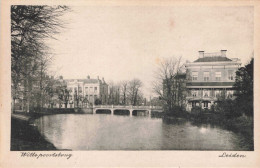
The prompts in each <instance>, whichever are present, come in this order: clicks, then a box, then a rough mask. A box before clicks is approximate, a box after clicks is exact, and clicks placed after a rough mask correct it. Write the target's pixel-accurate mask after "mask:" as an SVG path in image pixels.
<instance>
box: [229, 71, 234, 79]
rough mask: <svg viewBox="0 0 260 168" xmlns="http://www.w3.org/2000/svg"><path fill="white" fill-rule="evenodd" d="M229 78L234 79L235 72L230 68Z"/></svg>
mask: <svg viewBox="0 0 260 168" xmlns="http://www.w3.org/2000/svg"><path fill="white" fill-rule="evenodd" d="M228 79H229V80H234V72H233V70H228Z"/></svg>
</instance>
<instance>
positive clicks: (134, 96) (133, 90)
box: [128, 79, 142, 106]
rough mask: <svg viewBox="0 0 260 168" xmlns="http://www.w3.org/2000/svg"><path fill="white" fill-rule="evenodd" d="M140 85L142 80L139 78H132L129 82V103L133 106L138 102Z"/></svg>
mask: <svg viewBox="0 0 260 168" xmlns="http://www.w3.org/2000/svg"><path fill="white" fill-rule="evenodd" d="M141 87H142V82H141V81H140V80H139V79H133V80H131V81H130V82H129V87H128V97H129V100H130V103H131V105H133V106H135V105H138V104H139V101H138V100H139V99H138V96H140V94H141V90H140V88H141Z"/></svg>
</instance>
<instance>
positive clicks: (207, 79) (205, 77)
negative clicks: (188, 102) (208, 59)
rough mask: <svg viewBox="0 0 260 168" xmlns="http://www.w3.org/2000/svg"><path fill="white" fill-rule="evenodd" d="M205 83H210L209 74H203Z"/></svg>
mask: <svg viewBox="0 0 260 168" xmlns="http://www.w3.org/2000/svg"><path fill="white" fill-rule="evenodd" d="M203 77H204V81H209V72H203Z"/></svg>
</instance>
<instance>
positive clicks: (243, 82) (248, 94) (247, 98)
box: [234, 58, 254, 116]
mask: <svg viewBox="0 0 260 168" xmlns="http://www.w3.org/2000/svg"><path fill="white" fill-rule="evenodd" d="M234 88H235V90H236V92H235V96H236V99H235V105H236V107H237V110H238V111H239V112H240V113H241V114H246V115H248V116H253V110H254V106H253V101H254V100H253V89H254V58H252V59H251V61H250V63H249V64H247V65H246V66H245V67H241V68H239V69H238V71H237V72H236V81H235V84H234Z"/></svg>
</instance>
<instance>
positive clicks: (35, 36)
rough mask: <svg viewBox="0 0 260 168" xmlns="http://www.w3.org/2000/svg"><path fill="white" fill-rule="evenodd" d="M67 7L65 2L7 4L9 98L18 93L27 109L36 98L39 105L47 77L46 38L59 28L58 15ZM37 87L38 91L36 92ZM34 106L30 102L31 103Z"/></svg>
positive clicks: (14, 98)
mask: <svg viewBox="0 0 260 168" xmlns="http://www.w3.org/2000/svg"><path fill="white" fill-rule="evenodd" d="M68 9H69V8H68V7H66V6H22V5H13V6H11V72H12V98H13V104H14V105H15V100H16V99H17V98H20V97H22V99H23V101H24V105H25V104H27V106H28V108H27V110H29V108H30V106H32V104H29V102H34V100H35V99H34V98H35V97H34V98H33V96H36V97H37V98H38V102H37V103H36V104H38V105H39V106H40V107H42V106H43V95H44V90H45V86H44V83H46V82H44V80H45V79H47V78H46V75H47V72H46V71H47V69H46V67H47V65H48V62H49V61H50V60H49V59H48V58H49V57H48V55H50V52H49V51H50V48H48V46H46V44H45V39H46V38H54V35H55V34H57V33H59V32H60V30H61V28H63V25H64V22H63V21H62V20H61V19H60V16H62V15H63V14H64V12H65V11H67V10H68ZM39 90H40V92H39ZM33 106H34V105H33Z"/></svg>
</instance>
